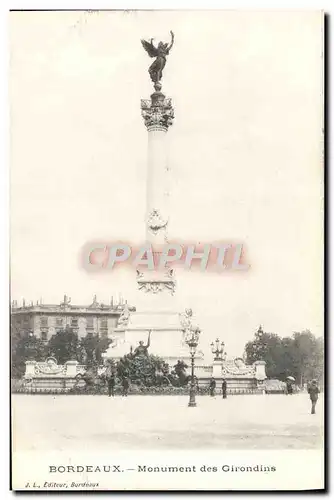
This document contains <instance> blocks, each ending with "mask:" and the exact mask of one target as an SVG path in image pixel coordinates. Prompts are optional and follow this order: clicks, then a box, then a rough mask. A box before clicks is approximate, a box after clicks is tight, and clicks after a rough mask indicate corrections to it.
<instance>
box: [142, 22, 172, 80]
mask: <svg viewBox="0 0 334 500" xmlns="http://www.w3.org/2000/svg"><path fill="white" fill-rule="evenodd" d="M170 34H171V37H172V40H171V43H170V44H168V43H164V42H159V43H158V46H157V47H155V46H154V44H153V40H154V39H153V38H151V40H150V41H149V42H148V41H147V40H141V43H142V45H143V47H144V49H145V50H146V52H147V53H148V55H149V56H150V57H155V58H156V59H155V61H154V62H153V63H152V64H151V66H150V67H149V70H148V72H149V74H150V77H151V80H152V82H153V83H158V82H160V80H161V78H162V70H163V69H164V67H165V65H166V60H167V56H168V54H169V52H170V50H171V48H172V47H173V44H174V33H173V32H172V31H171V32H170Z"/></svg>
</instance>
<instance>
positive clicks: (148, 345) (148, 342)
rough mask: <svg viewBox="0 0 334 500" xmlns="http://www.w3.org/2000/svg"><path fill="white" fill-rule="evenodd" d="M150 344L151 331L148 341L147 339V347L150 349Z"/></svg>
mask: <svg viewBox="0 0 334 500" xmlns="http://www.w3.org/2000/svg"><path fill="white" fill-rule="evenodd" d="M150 343H151V330H150V331H149V334H148V339H147V345H146V347H147V348H148V347H150Z"/></svg>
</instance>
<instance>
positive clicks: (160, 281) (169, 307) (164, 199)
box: [105, 31, 203, 366]
mask: <svg viewBox="0 0 334 500" xmlns="http://www.w3.org/2000/svg"><path fill="white" fill-rule="evenodd" d="M170 33H171V42H170V43H164V42H159V43H158V44H157V45H155V44H154V43H153V39H151V40H150V41H146V40H141V43H142V46H143V48H144V49H145V51H146V52H147V53H148V55H149V56H150V57H152V58H155V60H154V61H153V63H152V64H151V66H150V67H149V70H148V72H149V75H150V79H151V81H152V82H153V86H154V92H153V93H152V95H151V97H150V99H142V100H141V115H142V117H143V120H144V125H145V127H146V129H147V132H148V155H147V156H148V157H147V198H146V199H147V204H146V221H145V225H146V242H147V243H148V244H149V245H150V246H151V248H152V249H153V258H154V261H155V262H158V259H159V248H161V246H162V245H164V244H166V243H168V225H169V207H168V204H169V195H170V193H169V176H170V174H171V168H170V165H169V164H168V160H167V145H166V135H167V133H168V129H169V127H170V126H171V125H172V124H173V120H174V108H173V105H172V100H171V98H166V96H165V95H164V94H163V93H162V84H161V80H162V77H163V70H164V68H165V66H166V61H167V56H168V55H169V53H170V51H171V49H172V47H173V45H174V33H173V32H172V31H171V32H170ZM137 285H138V289H139V290H140V291H141V292H143V293H145V294H146V295H147V300H146V303H147V309H146V310H142V311H140V310H138V311H136V312H130V311H129V310H128V309H127V308H125V309H124V311H123V314H122V315H121V317H120V318H119V322H118V327H117V328H116V329H115V331H114V338H113V342H112V344H111V346H110V347H109V349H108V350H107V351H106V353H105V357H106V358H115V359H119V358H120V357H122V356H124V355H125V354H128V353H129V352H130V351H131V352H132V351H133V352H136V349H143V348H144V341H146V339H147V338H148V335H149V343H148V347H147V348H146V350H147V349H148V348H149V349H150V352H151V353H152V354H155V355H157V356H161V357H163V358H164V359H165V361H166V362H167V363H169V364H170V365H171V366H173V364H176V363H177V361H178V360H184V361H185V362H186V363H187V364H189V362H190V352H189V347H188V345H187V343H186V338H187V333H188V332H189V330H190V328H192V327H195V326H194V325H193V323H192V311H191V310H190V309H187V310H186V311H185V312H183V313H180V311H179V310H178V306H177V305H176V302H175V300H173V299H174V297H173V296H174V294H175V291H176V280H175V274H174V270H173V269H170V268H169V267H168V266H166V267H164V268H163V269H159V270H158V269H157V266H155V270H152V271H148V270H147V269H146V268H145V269H141V268H140V269H137ZM202 358H203V354H202V353H201V352H200V351H198V352H197V354H196V359H197V360H201V359H202Z"/></svg>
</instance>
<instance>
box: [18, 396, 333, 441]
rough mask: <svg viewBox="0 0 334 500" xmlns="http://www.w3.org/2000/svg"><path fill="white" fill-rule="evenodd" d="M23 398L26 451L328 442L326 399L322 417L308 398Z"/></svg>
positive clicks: (21, 436) (320, 408)
mask: <svg viewBox="0 0 334 500" xmlns="http://www.w3.org/2000/svg"><path fill="white" fill-rule="evenodd" d="M197 403H198V406H197V407H196V408H188V406H187V404H188V398H187V397H185V396H129V397H127V398H123V397H120V396H117V397H115V398H108V397H107V396H66V395H59V396H58V395H57V396H50V395H45V396H42V395H21V394H14V395H13V398H12V421H13V445H14V450H16V451H24V450H25V451H28V450H31V451H32V450H44V451H45V450H82V451H84V450H85V451H89V450H92V449H94V450H96V451H97V450H101V451H102V450H105V451H107V450H121V449H137V450H138V449H146V450H148V449H177V448H180V449H200V448H202V449H216V450H218V449H316V448H320V447H321V446H322V440H323V437H322V436H323V414H324V409H323V395H321V397H320V398H319V402H318V406H317V413H316V415H311V414H310V400H309V398H308V395H307V394H296V395H293V396H286V395H266V396H265V395H243V396H242V395H240V396H230V397H228V398H227V399H226V400H223V399H222V398H221V396H217V397H215V398H210V397H209V396H198V397H197Z"/></svg>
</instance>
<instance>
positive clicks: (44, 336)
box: [41, 332, 48, 341]
mask: <svg viewBox="0 0 334 500" xmlns="http://www.w3.org/2000/svg"><path fill="white" fill-rule="evenodd" d="M41 339H42V340H44V341H46V340H48V334H47V332H42V333H41Z"/></svg>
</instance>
